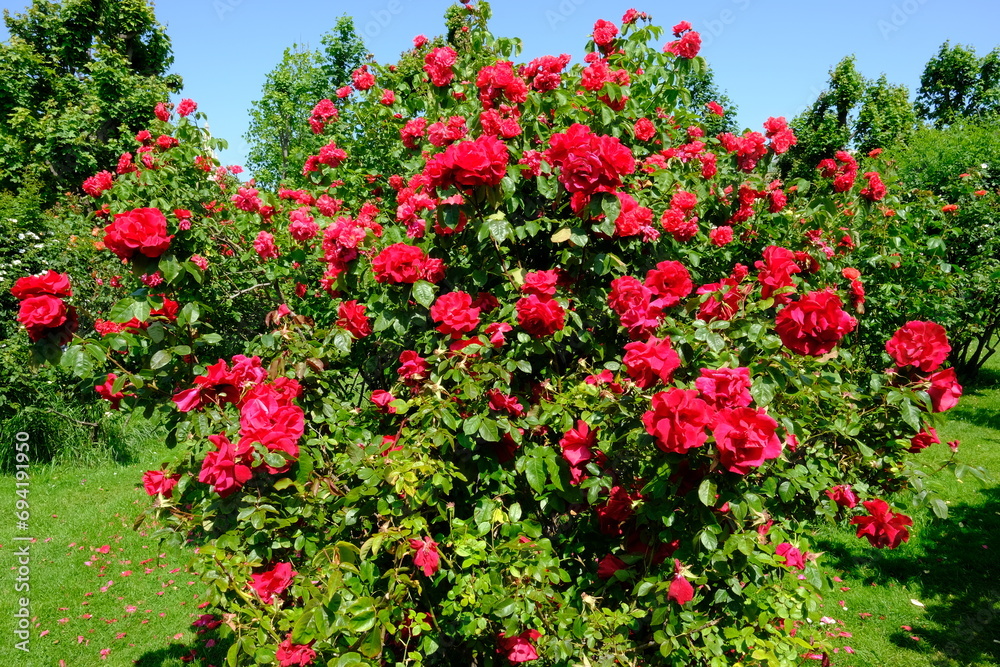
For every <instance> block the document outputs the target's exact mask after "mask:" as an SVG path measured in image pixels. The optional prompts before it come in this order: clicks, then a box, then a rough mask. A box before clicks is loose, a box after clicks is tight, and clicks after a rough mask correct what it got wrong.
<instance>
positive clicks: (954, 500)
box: [817, 360, 1000, 667]
mask: <svg viewBox="0 0 1000 667" xmlns="http://www.w3.org/2000/svg"><path fill="white" fill-rule="evenodd" d="M998 369H1000V360H994V361H992V362H991V363H990V364H989V367H988V368H987V369H985V370H984V371H983V372H982V374H981V376H980V378H979V380H978V381H977V382H976V384H975V385H972V386H967V387H966V388H965V395H964V396H963V398H962V400H961V402H960V403H959V405H958V406H957V407H955V408H953V409H952V410H951V411H950V412H949V413H948V417H949V423H948V425H947V427H946V428H944V429H942V430H940V431H939V435H940V437H941V441H942V443H945V442H948V441H951V440H960V441H961V444H960V446H959V451H958V459H959V460H960V461H962V462H964V463H967V464H969V465H975V466H981V467H983V468H986V470H987V471H989V472H990V473H991V474H992V476H993V479H991V481H989V482H987V483H983V482H980V481H979V480H977V479H976V478H975V477H973V476H972V475H966V476H965V478H964V480H962V481H959V480H957V479H956V478H955V476H954V474H953V473H952V472H950V471H948V470H945V471H943V472H941V473H939V474H937V475H935V476H933V477H932V478H931V480H930V483H929V485H930V486H931V487H932V488H933V489H934V490H935V491H936V492H937V493H939V494H940V495H941V497H943V498H944V499H945V501H946V502H947V503H948V506H949V516H948V518H947V519H945V520H942V519H937V518H935V517H934V516H933V515H932V514H931V513H930V511H929V510H928V509H926V508H924V509H914V510H913V511H911V512H908V513H909V514H911V515H912V516H913V519H914V526H913V527H912V528H911V531H910V533H911V538H910V541H909V542H908V543H906V544H903V545H901V546H900V547H899V548H898V549H895V550H878V549H873V548H871V547H870V546H869V545H868V542H867V541H866V540H863V539H858V538H857V537H855V535H854V531H853V530H849V529H847V528H845V529H842V530H828V531H823V532H821V533H820V539H819V540H817V548H818V549H819V550H821V551H823V552H825V556H824V559H823V561H822V562H824V563H825V564H826V566H827V567H829V568H832V569H834V570H837V571H839V573H840V577H841V578H842V579H843V582H842V583H840V584H839V585H840V586H843V588H844V590H842V591H839V592H838V594H837V596H836V598H835V599H834V600H832V601H831V600H828V601H827V602H826V604H825V607H826V613H827V614H828V615H829V616H830V617H833V618H835V619H837V620H839V621H841V622H842V623H841V624H839V625H837V626H833V627H832V630H833V631H834V632H835V633H836V632H841V631H843V632H848V633H850V634H851V635H852V636H851V637H844V638H842V639H841V640H838V641H841V642H842V645H843V646H850V647H851V648H853V649H854V651H855V653H854V654H853V655H847V654H844V653H843V652H841V653H839V654H838V655H837V656H835V660H834V665H837V667H987V666H994V667H995V666H997V665H1000V486H998V485H997V481H996V477H997V476H998V474H1000V371H998ZM950 454H951V452H950V451H949V449H948V447H947V446H945V445H944V444H941V445H934V446H933V447H931V448H928V449H926V450H924V451H923V452H921V454H920V455H918V456H919V457H920V458H919V459H918V460H920V461H921V462H922V463H923V464H924V468H925V469H926V470H928V471H930V470H934V469H935V468H937V467H938V466H939V465H940V464H941V463H942V462H944V461H946V460H947V459H948V458H949V457H950ZM841 601H842V602H843V606H841V604H840V603H841ZM914 601H916V602H919V603H920V604H922V605H923V606H919V605H918V604H915V602H914Z"/></svg>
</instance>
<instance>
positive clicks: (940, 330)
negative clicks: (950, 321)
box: [885, 321, 951, 373]
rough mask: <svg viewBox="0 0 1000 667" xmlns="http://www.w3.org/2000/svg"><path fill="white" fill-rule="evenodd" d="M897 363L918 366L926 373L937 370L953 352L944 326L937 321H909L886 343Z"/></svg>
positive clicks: (888, 350) (887, 350)
mask: <svg viewBox="0 0 1000 667" xmlns="http://www.w3.org/2000/svg"><path fill="white" fill-rule="evenodd" d="M885 351H886V352H888V353H889V356H890V357H892V359H893V361H895V362H896V365H897V366H899V367H900V368H902V367H903V366H916V367H917V368H919V369H920V370H922V371H924V372H925V373H930V372H931V371H933V370H936V369H937V367H938V366H940V365H941V364H942V363H943V362H944V360H945V359H947V358H948V354H949V353H950V352H951V345H949V344H948V336H947V333H946V332H945V330H944V327H943V326H941V325H940V324H937V323H935V322H920V321H912V322H907V323H906V324H904V325H903V326H902V327H900V328H899V330H897V331H896V333H894V334H893V335H892V338H890V339H889V340H888V342H886V344H885Z"/></svg>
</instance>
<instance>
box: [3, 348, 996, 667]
mask: <svg viewBox="0 0 1000 667" xmlns="http://www.w3.org/2000/svg"><path fill="white" fill-rule="evenodd" d="M949 416H950V417H951V422H950V423H949V425H948V427H947V428H946V429H944V430H942V431H941V432H940V436H941V440H942V443H944V442H947V441H951V440H956V439H957V440H960V441H961V445H960V447H959V453H958V457H959V458H960V460H962V461H963V462H965V463H968V464H970V465H976V466H982V467H985V468H986V469H988V470H991V471H1000V447H998V446H997V443H998V442H1000V361H998V362H997V363H993V364H992V365H991V367H990V368H987V369H986V370H985V371H984V372H983V375H982V376H981V378H980V380H979V381H978V383H977V384H976V385H974V386H967V387H966V390H965V396H964V397H963V399H962V402H961V403H960V404H959V406H958V407H956V408H955V409H953V410H952V411H951V413H950V415H949ZM134 449H135V450H136V454H135V456H136V457H137V460H135V461H132V462H130V463H128V464H125V465H122V464H105V465H101V466H90V467H81V466H80V465H79V464H61V465H48V466H39V467H33V468H31V480H30V485H29V487H28V488H29V494H28V500H29V503H30V513H31V516H30V521H29V530H27V531H17V530H15V528H16V527H15V525H14V521H13V519H11V520H10V521H9V522H8V523H7V527H6V528H5V529H3V530H2V531H0V567H4V568H9V569H10V570H11V575H10V576H9V577H8V578H7V581H6V583H5V584H4V593H3V595H2V596H0V599H2V600H4V604H3V606H4V608H5V613H8V612H7V611H6V610H8V609H10V610H12V611H13V609H14V608H15V605H16V602H17V598H19V597H20V596H21V595H23V594H21V593H15V592H14V590H13V588H14V579H15V576H16V570H17V564H16V560H17V559H16V557H15V551H16V550H17V549H19V548H20V546H21V544H22V543H21V542H15V541H13V540H12V539H11V538H12V537H14V536H15V535H18V536H31V537H33V538H34V541H33V542H31V546H30V554H31V555H30V558H31V562H30V585H31V591H30V599H31V608H30V612H31V632H32V635H31V641H30V648H31V652H30V654H27V655H26V654H24V653H23V652H21V651H18V650H16V649H15V648H14V644H15V642H16V641H17V640H16V639H13V638H12V637H13V635H12V634H11V631H12V630H13V623H12V621H8V622H7V628H8V629H7V630H6V631H5V639H4V641H3V642H2V643H0V665H32V666H35V665H38V666H42V665H45V666H48V665H52V666H56V665H63V664H65V665H66V666H67V667H76V666H78V665H79V666H87V667H89V666H90V665H123V666H125V665H131V664H139V665H156V666H158V667H174V666H179V665H184V664H196V665H220V666H221V665H222V664H223V663H224V657H223V656H224V654H225V648H226V647H225V646H222V645H219V644H215V643H214V640H213V639H211V638H210V635H211V633H205V632H204V628H202V627H199V626H196V625H193V624H194V623H196V622H198V620H199V618H200V617H201V615H202V613H203V612H204V611H207V610H206V609H204V608H203V605H205V600H206V595H205V594H206V590H205V587H204V585H203V584H201V583H200V582H199V580H198V577H197V575H195V574H194V573H193V572H192V571H191V570H190V569H189V567H188V561H189V557H190V554H189V552H187V551H186V550H184V549H181V548H177V547H172V546H168V545H165V544H162V543H160V542H159V541H157V540H154V539H152V538H151V537H150V535H151V534H152V533H153V532H154V531H155V529H156V527H157V526H156V525H155V524H153V523H152V521H151V520H147V521H146V522H144V523H143V524H142V525H141V526H140V527H139V528H138V530H135V529H133V524H134V523H135V519H136V517H137V516H138V515H139V514H140V513H141V512H142V511H143V509H145V508H146V507H148V505H149V498H148V496H147V495H146V494H145V492H144V491H143V490H142V487H141V485H140V484H139V481H140V479H141V476H142V472H143V471H144V470H146V469H149V468H152V467H157V466H158V464H159V461H160V456H161V455H162V452H160V451H158V448H157V446H156V441H155V438H152V439H149V440H148V441H147V442H144V443H141V446H138V447H134ZM950 455H951V452H950V450H949V449H948V447H947V446H946V445H944V444H941V445H935V446H933V447H931V448H929V449H927V450H925V451H923V452H922V453H921V454H920V455H919V459H918V460H920V461H921V462H922V463H924V464H925V468H926V469H927V470H928V471H930V470H933V469H936V468H938V467H940V465H941V463H943V462H944V461H946V460H947V459H948V458H949V457H950ZM929 485H930V486H932V487H933V488H935V490H936V491H938V492H939V493H940V494H941V496H942V497H943V498H945V500H946V501H947V502H948V504H949V510H950V516H949V518H948V519H947V520H940V519H936V518H934V517H933V515H932V514H931V513H930V511H929V510H928V509H920V510H917V509H914V510H912V511H911V512H910V514H912V515H913V517H914V523H915V525H914V526H913V528H912V530H911V534H912V537H911V539H910V541H909V542H908V543H906V544H903V545H902V546H901V547H900V548H898V549H896V550H892V551H890V550H881V551H880V550H877V549H873V548H871V547H870V546H869V545H868V542H867V541H865V540H859V539H857V538H856V537H855V536H854V532H853V531H852V530H850V529H847V528H833V527H831V528H827V529H824V530H822V531H820V532H819V533H818V534H817V535H816V536H815V537H814V542H815V544H816V548H817V549H818V550H820V551H822V552H823V553H824V556H823V560H822V562H823V563H825V564H826V566H827V567H828V568H830V569H831V570H832V571H835V572H836V573H837V574H838V575H839V577H840V578H841V579H842V581H841V582H839V584H838V585H839V586H841V587H842V588H841V590H840V591H838V593H837V595H836V596H835V597H834V598H832V599H828V600H827V601H826V603H825V612H826V614H827V616H828V617H829V619H831V620H835V621H836V623H830V624H829V626H828V630H829V631H830V632H831V633H832V634H833V635H841V636H840V638H839V639H838V640H837V641H838V642H839V643H840V645H841V646H842V648H841V649H840V652H839V653H838V654H837V655H836V656H835V657H834V665H836V666H837V667H966V666H968V667H987V666H994V667H996V666H998V665H1000V562H998V554H1000V486H998V485H997V483H996V482H995V481H991V482H989V483H985V484H984V483H982V482H980V481H978V480H977V479H976V478H975V477H973V476H972V475H966V476H965V478H964V480H962V481H959V480H957V479H955V477H954V475H953V474H952V473H951V472H949V471H945V472H942V473H940V474H937V475H935V476H933V477H932V478H931V480H930V481H929ZM15 490H16V489H15V481H14V479H13V478H12V477H10V476H3V477H0V498H6V499H8V500H7V501H4V502H5V503H6V504H7V506H8V507H12V506H13V505H14V502H15V500H16V498H17V497H16V495H15ZM849 651H853V653H850V652H849ZM813 664H818V663H813Z"/></svg>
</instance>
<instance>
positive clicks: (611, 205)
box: [601, 194, 622, 225]
mask: <svg viewBox="0 0 1000 667" xmlns="http://www.w3.org/2000/svg"><path fill="white" fill-rule="evenodd" d="M601 210H602V211H604V215H605V216H607V220H606V222H610V223H611V224H612V225H614V223H615V220H617V219H618V216H619V215H620V214H621V211H622V203H621V201H620V200H619V199H618V196H617V195H609V194H603V195H601Z"/></svg>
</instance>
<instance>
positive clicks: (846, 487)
mask: <svg viewBox="0 0 1000 667" xmlns="http://www.w3.org/2000/svg"><path fill="white" fill-rule="evenodd" d="M826 496H827V497H828V498H829V499H830V500H832V501H833V502H835V503H837V504H838V505H840V506H841V507H847V508H848V509H850V508H853V507H854V506H855V505H857V504H858V494H856V493H855V492H854V489H852V488H851V485H850V484H838V485H837V486H834V487H832V488H830V489H827V491H826Z"/></svg>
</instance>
